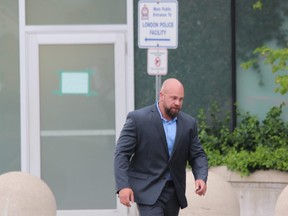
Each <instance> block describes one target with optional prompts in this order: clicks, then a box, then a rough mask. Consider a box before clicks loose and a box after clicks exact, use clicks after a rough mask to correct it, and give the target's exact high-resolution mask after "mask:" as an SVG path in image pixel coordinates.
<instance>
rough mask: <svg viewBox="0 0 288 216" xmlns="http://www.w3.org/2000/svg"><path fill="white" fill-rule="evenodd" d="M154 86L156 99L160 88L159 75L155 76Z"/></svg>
mask: <svg viewBox="0 0 288 216" xmlns="http://www.w3.org/2000/svg"><path fill="white" fill-rule="evenodd" d="M155 82H156V83H155V86H156V97H155V98H156V101H158V100H159V93H160V90H161V89H160V88H161V75H156V76H155Z"/></svg>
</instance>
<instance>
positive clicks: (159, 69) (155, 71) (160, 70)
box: [147, 48, 168, 75]
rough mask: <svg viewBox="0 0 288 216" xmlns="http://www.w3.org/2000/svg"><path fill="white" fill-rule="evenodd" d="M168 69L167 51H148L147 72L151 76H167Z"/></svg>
mask: <svg viewBox="0 0 288 216" xmlns="http://www.w3.org/2000/svg"><path fill="white" fill-rule="evenodd" d="M167 68H168V51H167V49H157V48H156V49H148V51H147V72H148V74H149V75H166V74H167Z"/></svg>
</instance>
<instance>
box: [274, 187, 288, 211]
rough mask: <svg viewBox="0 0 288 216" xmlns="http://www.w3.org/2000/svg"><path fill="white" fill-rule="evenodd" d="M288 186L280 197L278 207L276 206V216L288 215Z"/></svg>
mask: <svg viewBox="0 0 288 216" xmlns="http://www.w3.org/2000/svg"><path fill="white" fill-rule="evenodd" d="M287 204H288V186H286V187H285V188H284V190H283V191H282V192H281V194H280V195H279V197H278V199H277V202H276V206H275V214H274V216H287V215H288V205H287Z"/></svg>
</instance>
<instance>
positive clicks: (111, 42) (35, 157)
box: [22, 32, 128, 216]
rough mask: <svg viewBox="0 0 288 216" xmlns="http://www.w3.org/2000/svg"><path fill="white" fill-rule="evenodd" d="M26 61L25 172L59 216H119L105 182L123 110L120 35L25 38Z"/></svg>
mask: <svg viewBox="0 0 288 216" xmlns="http://www.w3.org/2000/svg"><path fill="white" fill-rule="evenodd" d="M26 60H27V67H26V68H27V69H26V72H25V73H26V76H25V77H26V78H25V81H24V82H23V81H22V83H24V85H26V87H25V89H26V91H27V97H26V98H25V99H27V101H28V102H27V112H26V115H27V116H26V119H27V125H26V126H27V128H26V129H25V132H26V134H25V135H24V136H25V137H26V141H27V142H26V145H25V146H24V148H23V149H22V151H24V152H25V153H26V156H27V160H26V162H25V163H26V165H27V169H28V171H29V172H31V173H32V174H34V175H36V176H39V177H41V178H42V179H43V180H44V181H45V182H46V183H47V184H48V186H49V187H50V188H51V190H52V192H53V194H54V196H55V198H56V202H57V209H58V211H57V215H59V216H66V215H67V216H68V215H69V216H76V215H77V216H88V215H89V216H90V215H91V216H92V215H99V216H100V215H101V216H106V215H107V216H113V215H127V214H128V213H127V212H126V211H127V210H126V209H125V208H123V207H121V205H119V201H118V200H117V197H116V195H115V190H114V177H113V154H114V147H115V141H116V137H117V135H118V134H119V131H120V130H121V127H122V125H123V123H124V120H125V116H126V109H127V108H126V105H125V104H126V99H127V98H126V95H127V94H126V83H125V82H126V81H125V67H126V66H125V62H126V55H125V35H124V33H121V32H120V33H117V32H116V33H115V32H114V33H113V32H112V33H111V32H106V33H105V32H100V33H99V32H98V33H73V32H72V33H54V34H51V33H45V32H44V33H28V34H27V59H26ZM22 155H23V152H22Z"/></svg>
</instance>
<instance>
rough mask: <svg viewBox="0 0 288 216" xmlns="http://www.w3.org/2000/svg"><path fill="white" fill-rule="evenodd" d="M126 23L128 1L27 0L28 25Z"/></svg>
mask: <svg viewBox="0 0 288 216" xmlns="http://www.w3.org/2000/svg"><path fill="white" fill-rule="evenodd" d="M44 8H45V10H44ZM126 23H127V22H126V0H117V1H115V0H49V1H47V0H26V24H27V25H84V24H126Z"/></svg>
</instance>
